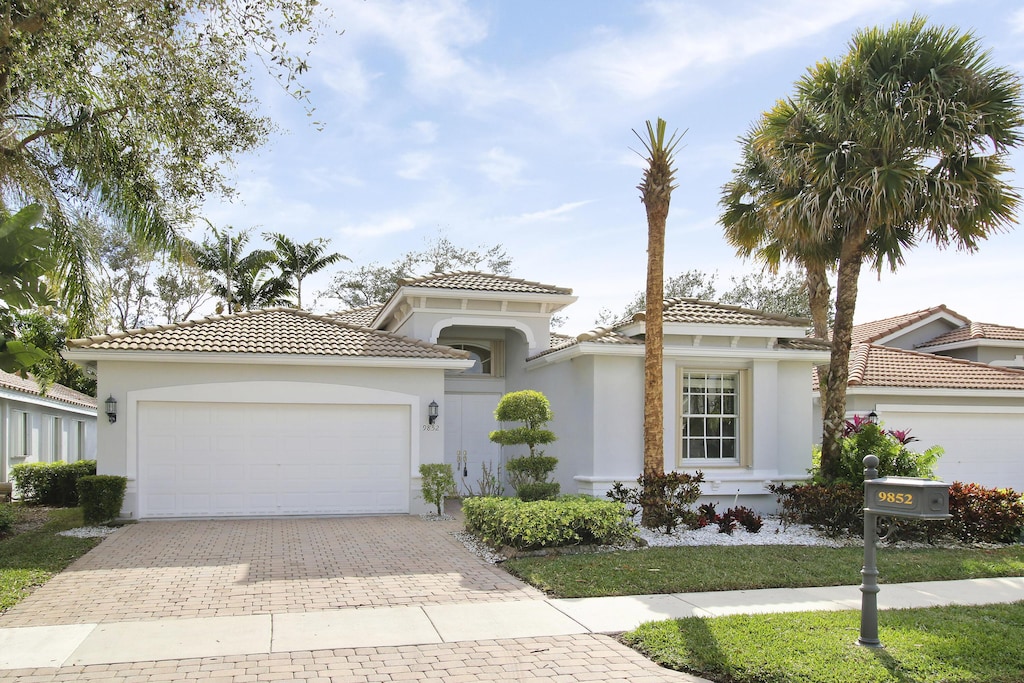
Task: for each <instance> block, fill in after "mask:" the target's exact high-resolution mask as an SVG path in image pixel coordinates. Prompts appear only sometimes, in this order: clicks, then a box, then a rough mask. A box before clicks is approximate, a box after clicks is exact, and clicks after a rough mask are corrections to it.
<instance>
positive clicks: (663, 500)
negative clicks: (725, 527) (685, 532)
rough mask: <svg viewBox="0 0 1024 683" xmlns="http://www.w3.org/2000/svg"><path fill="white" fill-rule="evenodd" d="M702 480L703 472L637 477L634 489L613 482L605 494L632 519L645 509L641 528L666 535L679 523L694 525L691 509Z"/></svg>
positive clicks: (694, 517)
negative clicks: (619, 504) (658, 531)
mask: <svg viewBox="0 0 1024 683" xmlns="http://www.w3.org/2000/svg"><path fill="white" fill-rule="evenodd" d="M703 481H704V473H703V472H697V474H687V473H685V472H666V473H664V474H658V475H655V476H650V477H649V476H647V475H640V476H639V477H638V478H637V480H636V483H637V484H638V486H637V487H636V488H627V487H625V486H623V485H622V484H620V483H616V484H615V486H613V487H612V490H611V491H609V492H608V494H607V495H608V497H609V498H611V499H612V500H614V501H616V502H619V503H622V504H624V505H625V506H626V508H627V510H628V511H629V514H630V515H632V516H636V514H637V513H638V512H639V511H640V510H645V511H646V512H645V514H644V517H645V526H647V527H648V528H650V529H661V530H662V531H664V532H665V533H666V534H670V533H672V532H673V531H675V528H676V527H677V526H679V525H681V524H682V525H688V526H696V523H697V515H696V513H694V511H693V509H692V508H693V504H694V503H696V502H697V499H698V498H700V484H701V482H703ZM713 509H714V508H712V510H713ZM708 521H709V522H711V521H712V520H708Z"/></svg>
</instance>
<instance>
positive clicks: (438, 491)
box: [420, 463, 458, 517]
mask: <svg viewBox="0 0 1024 683" xmlns="http://www.w3.org/2000/svg"><path fill="white" fill-rule="evenodd" d="M420 477H421V482H420V492H421V493H422V494H423V500H424V501H426V502H428V503H430V504H432V505H434V506H435V507H436V508H437V515H438V517H440V516H441V506H442V505H444V499H445V498H448V497H449V496H454V495H456V494H457V493H458V489H456V487H455V475H454V474H453V473H452V466H451V465H449V464H447V463H424V464H422V465H420Z"/></svg>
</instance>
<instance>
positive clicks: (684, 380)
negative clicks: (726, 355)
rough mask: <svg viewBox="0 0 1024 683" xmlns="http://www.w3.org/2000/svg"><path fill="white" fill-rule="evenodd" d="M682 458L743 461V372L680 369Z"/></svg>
mask: <svg viewBox="0 0 1024 683" xmlns="http://www.w3.org/2000/svg"><path fill="white" fill-rule="evenodd" d="M679 384H680V386H679V389H680V397H679V398H680V400H679V405H680V411H681V414H680V436H681V439H682V444H681V446H682V447H681V451H680V458H681V459H683V460H711V461H715V462H723V463H725V462H737V463H738V462H739V458H740V443H739V438H740V397H739V389H740V375H739V373H738V372H701V371H684V372H682V373H680V383H679Z"/></svg>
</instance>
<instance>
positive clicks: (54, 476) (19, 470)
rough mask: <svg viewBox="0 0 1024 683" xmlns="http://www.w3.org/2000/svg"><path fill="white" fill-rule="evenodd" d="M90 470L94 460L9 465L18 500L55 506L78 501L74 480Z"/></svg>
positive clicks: (92, 472) (93, 471)
mask: <svg viewBox="0 0 1024 683" xmlns="http://www.w3.org/2000/svg"><path fill="white" fill-rule="evenodd" d="M94 474H96V461H95V460H79V461H77V462H71V463H67V462H62V461H57V462H52V463H46V462H30V463H22V464H20V465H15V466H14V467H13V468H12V469H11V479H12V480H13V481H14V485H15V487H16V488H17V489H18V493H19V495H20V497H21V499H22V500H24V501H26V502H30V503H36V504H38V505H55V506H59V507H74V506H76V505H78V480H79V479H81V478H82V477H85V476H89V475H94Z"/></svg>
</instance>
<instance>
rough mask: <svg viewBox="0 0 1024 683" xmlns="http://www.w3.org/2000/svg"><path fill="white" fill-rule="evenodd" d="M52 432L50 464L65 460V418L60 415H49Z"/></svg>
mask: <svg viewBox="0 0 1024 683" xmlns="http://www.w3.org/2000/svg"><path fill="white" fill-rule="evenodd" d="M47 417H48V418H49V419H48V420H47V423H48V424H49V431H50V453H49V457H50V462H57V461H58V460H63V459H64V418H63V417H61V416H60V415H48V416H47Z"/></svg>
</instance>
